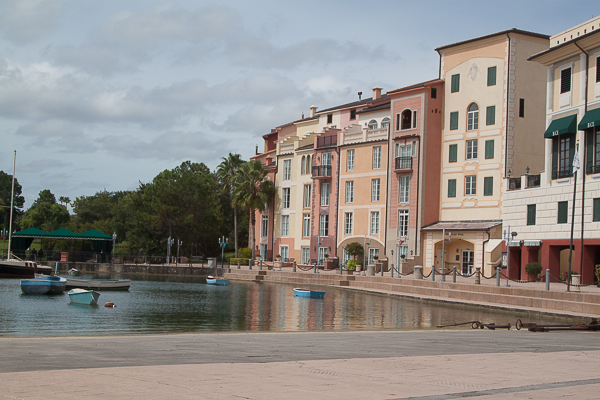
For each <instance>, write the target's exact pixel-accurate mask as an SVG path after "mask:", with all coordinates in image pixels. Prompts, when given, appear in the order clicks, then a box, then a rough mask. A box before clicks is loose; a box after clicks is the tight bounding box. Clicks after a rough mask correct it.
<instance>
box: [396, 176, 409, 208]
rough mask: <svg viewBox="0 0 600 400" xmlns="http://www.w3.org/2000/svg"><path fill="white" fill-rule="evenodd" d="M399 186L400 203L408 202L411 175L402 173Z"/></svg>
mask: <svg viewBox="0 0 600 400" xmlns="http://www.w3.org/2000/svg"><path fill="white" fill-rule="evenodd" d="M399 181H400V182H399V187H398V203H408V200H409V195H410V176H409V175H401V176H400V178H399Z"/></svg>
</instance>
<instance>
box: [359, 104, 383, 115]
mask: <svg viewBox="0 0 600 400" xmlns="http://www.w3.org/2000/svg"><path fill="white" fill-rule="evenodd" d="M390 105H391V102H390V101H386V102H385V103H383V104H377V105H375V106H372V107H367V108H363V109H362V110H360V111H357V112H356V113H357V114H362V113H367V112H373V111H380V110H389V108H390Z"/></svg>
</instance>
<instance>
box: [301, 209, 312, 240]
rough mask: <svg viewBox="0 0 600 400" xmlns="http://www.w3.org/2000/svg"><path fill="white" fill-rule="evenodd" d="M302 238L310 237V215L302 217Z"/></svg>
mask: <svg viewBox="0 0 600 400" xmlns="http://www.w3.org/2000/svg"><path fill="white" fill-rule="evenodd" d="M302 236H303V237H309V236H310V214H304V216H303V217H302Z"/></svg>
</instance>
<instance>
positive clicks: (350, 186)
mask: <svg viewBox="0 0 600 400" xmlns="http://www.w3.org/2000/svg"><path fill="white" fill-rule="evenodd" d="M353 202H354V181H346V203H353Z"/></svg>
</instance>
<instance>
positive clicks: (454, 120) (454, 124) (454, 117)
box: [450, 111, 458, 131]
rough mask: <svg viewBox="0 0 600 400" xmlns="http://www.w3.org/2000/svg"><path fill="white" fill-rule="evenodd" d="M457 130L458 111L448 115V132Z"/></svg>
mask: <svg viewBox="0 0 600 400" xmlns="http://www.w3.org/2000/svg"><path fill="white" fill-rule="evenodd" d="M455 129H458V111H453V112H451V113H450V130H451V131H453V130H455Z"/></svg>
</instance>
